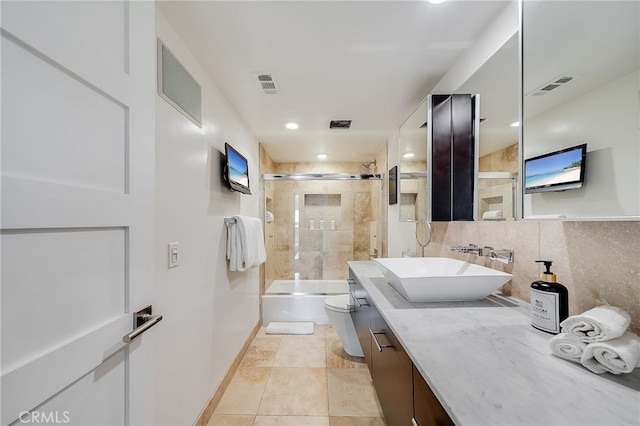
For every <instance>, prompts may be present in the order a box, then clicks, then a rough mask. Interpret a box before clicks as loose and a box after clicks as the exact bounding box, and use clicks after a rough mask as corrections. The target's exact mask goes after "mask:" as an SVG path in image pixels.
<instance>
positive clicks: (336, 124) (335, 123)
mask: <svg viewBox="0 0 640 426" xmlns="http://www.w3.org/2000/svg"><path fill="white" fill-rule="evenodd" d="M349 127H351V120H331V121H330V122H329V128H330V129H348V128H349Z"/></svg>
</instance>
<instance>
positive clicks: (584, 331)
mask: <svg viewBox="0 0 640 426" xmlns="http://www.w3.org/2000/svg"><path fill="white" fill-rule="evenodd" d="M629 324H631V317H630V316H629V314H628V313H626V312H625V311H623V310H622V309H620V308H617V307H615V306H597V307H595V308H593V309H589V310H588V311H586V312H583V313H582V314H580V315H573V316H570V317H569V318H567V319H565V320H564V321H562V322H561V323H560V326H561V327H562V332H563V333H567V334H570V335H572V336H573V337H575V338H577V339H579V340H581V341H583V342H587V343H592V342H602V341H605V340H611V339H615V338H616V337H620V336H622V335H623V334H624V332H625V331H627V327H629Z"/></svg>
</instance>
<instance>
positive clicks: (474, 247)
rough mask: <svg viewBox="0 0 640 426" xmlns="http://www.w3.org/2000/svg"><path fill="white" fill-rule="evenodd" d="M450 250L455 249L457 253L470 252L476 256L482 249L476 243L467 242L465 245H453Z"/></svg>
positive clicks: (481, 252) (481, 253) (480, 254)
mask: <svg viewBox="0 0 640 426" xmlns="http://www.w3.org/2000/svg"><path fill="white" fill-rule="evenodd" d="M451 251H455V252H458V253H472V254H475V255H476V256H482V255H483V249H482V248H481V247H478V246H477V245H476V244H469V245H467V246H454V247H451Z"/></svg>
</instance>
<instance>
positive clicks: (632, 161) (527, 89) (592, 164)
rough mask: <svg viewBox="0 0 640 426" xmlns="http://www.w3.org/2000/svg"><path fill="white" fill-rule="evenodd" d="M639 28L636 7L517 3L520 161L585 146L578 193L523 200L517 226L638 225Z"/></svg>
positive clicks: (537, 195)
mask: <svg viewBox="0 0 640 426" xmlns="http://www.w3.org/2000/svg"><path fill="white" fill-rule="evenodd" d="M639 22H640V2H637V1H606V2H605V1H601V2H593V1H553V2H549V1H529V0H524V1H523V14H522V36H523V39H522V52H523V54H522V56H523V58H522V66H523V83H522V96H523V110H522V114H523V123H524V124H523V128H522V135H523V137H522V139H523V145H522V149H523V157H524V159H527V158H532V157H537V156H539V155H543V154H546V153H550V152H554V151H558V150H562V149H565V148H570V147H573V146H576V145H580V144H583V143H586V144H587V156H586V172H585V180H584V185H583V187H581V188H579V189H571V190H567V191H563V192H543V193H531V194H524V196H523V203H522V209H523V217H524V218H525V219H526V218H530V219H537V218H540V217H545V218H548V217H558V218H564V217H566V218H572V219H576V218H578V219H579V218H583V219H584V218H598V219H609V218H633V219H638V218H640V171H639V170H640V164H639V163H640V146H639V145H640V144H639V143H638V129H639V126H638V124H639V123H638V121H639V115H640V114H639V111H640V109H639V92H640V91H639V89H640V75H639V72H638V68H639V64H640V32H639V29H638V28H639ZM551 172H552V173H556V174H558V175H559V174H560V172H559V171H557V170H551ZM529 174H530V175H531V173H529ZM529 179H531V178H529Z"/></svg>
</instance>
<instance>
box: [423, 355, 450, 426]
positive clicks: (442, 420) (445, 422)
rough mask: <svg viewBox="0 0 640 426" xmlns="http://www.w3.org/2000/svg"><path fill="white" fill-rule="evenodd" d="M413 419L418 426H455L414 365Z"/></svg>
mask: <svg viewBox="0 0 640 426" xmlns="http://www.w3.org/2000/svg"><path fill="white" fill-rule="evenodd" d="M413 418H414V421H415V423H416V424H417V425H418V426H453V424H454V423H453V421H452V420H451V418H449V415H448V414H447V412H446V411H445V410H444V408H443V407H442V405H441V404H440V401H438V398H436V396H435V395H434V394H433V392H432V391H431V388H430V387H429V385H428V384H427V382H426V381H425V380H424V378H423V377H422V375H421V374H420V372H419V371H418V369H417V368H416V366H415V365H413Z"/></svg>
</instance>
